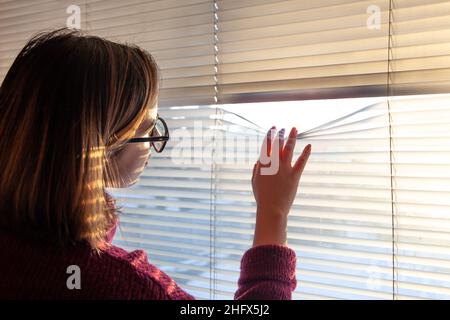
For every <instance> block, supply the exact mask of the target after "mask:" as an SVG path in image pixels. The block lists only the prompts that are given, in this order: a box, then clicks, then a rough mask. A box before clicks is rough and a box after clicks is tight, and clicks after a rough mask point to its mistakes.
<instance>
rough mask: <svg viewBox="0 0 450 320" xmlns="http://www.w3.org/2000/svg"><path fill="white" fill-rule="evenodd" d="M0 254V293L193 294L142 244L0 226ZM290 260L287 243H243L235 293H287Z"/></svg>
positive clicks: (291, 285)
mask: <svg viewBox="0 0 450 320" xmlns="http://www.w3.org/2000/svg"><path fill="white" fill-rule="evenodd" d="M115 228H116V226H113V228H112V229H111V231H110V232H109V233H108V240H111V239H112V237H113V235H114V231H115ZM0 255H1V257H2V258H1V261H0V299H150V300H192V299H195V298H194V297H193V296H192V295H190V294H189V293H187V292H185V291H184V290H183V289H182V288H180V287H179V286H178V285H177V284H176V283H175V281H174V280H173V279H172V278H171V277H170V276H168V275H167V274H166V273H164V272H163V271H161V270H160V269H158V268H157V267H156V266H155V265H153V264H151V263H150V262H149V261H148V258H147V255H146V253H145V252H144V251H142V250H135V251H132V252H127V251H125V250H123V249H121V248H119V247H117V246H114V245H110V246H109V247H108V248H106V249H104V250H103V251H102V252H101V253H100V254H98V253H96V252H95V251H93V250H92V249H91V248H90V247H89V245H88V244H87V243H84V242H80V243H78V244H77V245H76V246H74V247H71V248H68V249H64V250H61V249H56V248H54V247H50V246H48V245H44V244H43V243H40V242H37V241H33V240H31V239H28V238H24V237H21V236H18V235H16V234H13V233H10V232H8V231H3V230H2V231H0ZM71 265H76V266H78V267H79V270H80V276H81V277H80V284H81V288H80V289H69V288H68V285H67V282H68V278H69V277H70V276H71V275H72V273H71V272H68V269H67V268H68V267H69V266H71ZM295 265H296V255H295V251H294V250H292V249H290V248H289V247H287V246H282V245H260V246H256V247H253V248H250V249H248V250H247V251H246V252H245V253H244V255H243V256H242V259H241V273H240V277H239V280H238V289H237V291H236V293H235V295H234V298H235V299H236V300H249V299H250V300H253V299H274V300H275V299H277V300H278V299H291V294H292V291H293V290H294V289H295V287H296V284H297V281H296V276H295Z"/></svg>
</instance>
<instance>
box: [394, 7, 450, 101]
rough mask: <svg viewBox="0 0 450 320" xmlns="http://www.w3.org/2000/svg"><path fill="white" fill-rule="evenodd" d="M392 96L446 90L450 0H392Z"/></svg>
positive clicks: (449, 61)
mask: <svg viewBox="0 0 450 320" xmlns="http://www.w3.org/2000/svg"><path fill="white" fill-rule="evenodd" d="M391 20H392V28H391V37H392V40H391V46H392V50H391V57H390V59H391V60H392V61H391V63H390V69H391V70H390V71H391V77H390V81H391V95H402V94H405V93H417V94H423V93H448V92H449V88H450V1H443V0H392V16H391Z"/></svg>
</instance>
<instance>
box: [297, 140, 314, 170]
mask: <svg viewBox="0 0 450 320" xmlns="http://www.w3.org/2000/svg"><path fill="white" fill-rule="evenodd" d="M310 154H311V145H310V144H308V145H307V146H306V147H305V148H304V149H303V152H302V154H301V155H300V157H299V158H298V159H297V161H296V162H295V165H294V171H295V172H297V173H299V174H302V173H303V169H304V168H305V165H306V162H307V161H308V159H309V156H310Z"/></svg>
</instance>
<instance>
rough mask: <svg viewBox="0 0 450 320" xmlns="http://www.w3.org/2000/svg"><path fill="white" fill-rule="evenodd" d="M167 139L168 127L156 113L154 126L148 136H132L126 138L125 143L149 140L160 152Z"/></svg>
mask: <svg viewBox="0 0 450 320" xmlns="http://www.w3.org/2000/svg"><path fill="white" fill-rule="evenodd" d="M167 141H169V128H168V127H167V123H166V122H165V121H164V120H163V119H162V118H160V117H159V115H158V116H157V119H156V123H155V126H154V127H153V129H152V131H151V133H150V137H146V138H132V139H130V140H128V141H127V143H135V142H151V143H152V146H153V148H155V151H156V152H158V153H160V152H162V151H163V150H164V147H165V146H166V144H167Z"/></svg>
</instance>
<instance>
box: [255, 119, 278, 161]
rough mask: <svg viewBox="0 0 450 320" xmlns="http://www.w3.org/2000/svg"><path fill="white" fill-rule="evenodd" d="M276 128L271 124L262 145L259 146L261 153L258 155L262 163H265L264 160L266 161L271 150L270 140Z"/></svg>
mask: <svg viewBox="0 0 450 320" xmlns="http://www.w3.org/2000/svg"><path fill="white" fill-rule="evenodd" d="M275 132H276V129H275V126H273V127H272V128H270V130H269V131H268V132H267V135H266V137H265V139H264V141H263V144H262V147H261V153H260V156H259V159H260V161H261V162H262V164H266V162H268V161H269V160H268V159H269V157H270V154H271V152H272V141H273V137H274V135H275Z"/></svg>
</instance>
